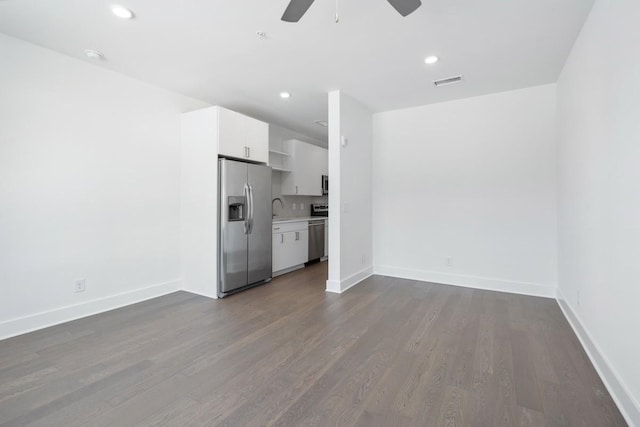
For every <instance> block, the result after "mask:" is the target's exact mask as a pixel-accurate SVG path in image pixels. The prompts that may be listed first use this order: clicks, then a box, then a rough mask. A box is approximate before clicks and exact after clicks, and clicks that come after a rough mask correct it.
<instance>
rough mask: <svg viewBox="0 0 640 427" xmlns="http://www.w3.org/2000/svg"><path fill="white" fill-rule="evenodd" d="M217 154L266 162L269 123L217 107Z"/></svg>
mask: <svg viewBox="0 0 640 427" xmlns="http://www.w3.org/2000/svg"><path fill="white" fill-rule="evenodd" d="M218 154H220V155H221V156H226V157H235V158H238V159H244V160H251V161H254V162H260V163H267V161H268V160H269V125H268V124H267V123H265V122H261V121H260V120H256V119H253V118H251V117H248V116H245V115H244V114H240V113H236V112H235V111H231V110H227V109H226V108H222V107H218Z"/></svg>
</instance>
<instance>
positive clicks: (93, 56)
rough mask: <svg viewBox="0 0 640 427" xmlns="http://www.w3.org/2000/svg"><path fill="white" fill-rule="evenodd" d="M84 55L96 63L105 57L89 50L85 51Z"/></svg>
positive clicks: (100, 53)
mask: <svg viewBox="0 0 640 427" xmlns="http://www.w3.org/2000/svg"><path fill="white" fill-rule="evenodd" d="M84 54H85V55H86V56H87V58H89V59H93V60H95V61H100V60H102V59H104V55H103V54H102V52H98V51H97V50H93V49H87V50H85V51H84Z"/></svg>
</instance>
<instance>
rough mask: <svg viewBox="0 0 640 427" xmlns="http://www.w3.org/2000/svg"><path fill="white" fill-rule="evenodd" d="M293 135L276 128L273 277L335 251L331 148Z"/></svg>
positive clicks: (272, 132)
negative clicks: (331, 235)
mask: <svg viewBox="0 0 640 427" xmlns="http://www.w3.org/2000/svg"><path fill="white" fill-rule="evenodd" d="M292 136H295V137H297V138H300V135H293V134H291V132H290V131H288V130H287V129H283V128H279V127H276V126H271V127H270V132H269V163H268V164H269V166H271V169H272V171H273V172H272V195H273V200H272V210H273V212H272V217H273V220H272V222H273V224H272V248H273V251H272V256H273V263H272V271H273V277H276V276H279V275H282V274H286V273H288V272H290V271H293V270H297V269H299V268H303V267H304V265H305V263H308V262H315V261H326V260H327V259H328V255H329V253H328V230H329V221H328V219H329V218H328V216H329V204H328V194H329V177H328V175H329V164H328V150H327V149H326V148H323V147H321V146H319V145H316V144H311V143H309V142H306V141H303V140H301V139H297V138H292ZM307 141H309V139H308V138H307ZM312 141H313V140H312Z"/></svg>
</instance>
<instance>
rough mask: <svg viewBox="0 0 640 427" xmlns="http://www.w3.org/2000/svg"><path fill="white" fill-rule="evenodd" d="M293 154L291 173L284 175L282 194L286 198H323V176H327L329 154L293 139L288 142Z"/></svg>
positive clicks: (290, 166) (288, 148)
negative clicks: (292, 196)
mask: <svg viewBox="0 0 640 427" xmlns="http://www.w3.org/2000/svg"><path fill="white" fill-rule="evenodd" d="M286 146H287V151H288V152H289V153H290V154H291V157H290V159H289V161H288V163H289V169H290V170H291V172H287V173H284V174H283V177H282V194H283V195H285V196H290V195H298V196H322V175H326V174H327V170H328V155H329V152H328V151H327V150H326V149H324V148H321V147H318V146H315V145H312V144H307V143H306V142H302V141H298V140H296V139H292V140H289V141H287V142H286Z"/></svg>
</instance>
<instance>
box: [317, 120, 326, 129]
mask: <svg viewBox="0 0 640 427" xmlns="http://www.w3.org/2000/svg"><path fill="white" fill-rule="evenodd" d="M314 123H315V124H317V125H318V126H322V127H325V128H326V127H327V126H329V123H327V121H326V120H316V121H314Z"/></svg>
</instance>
